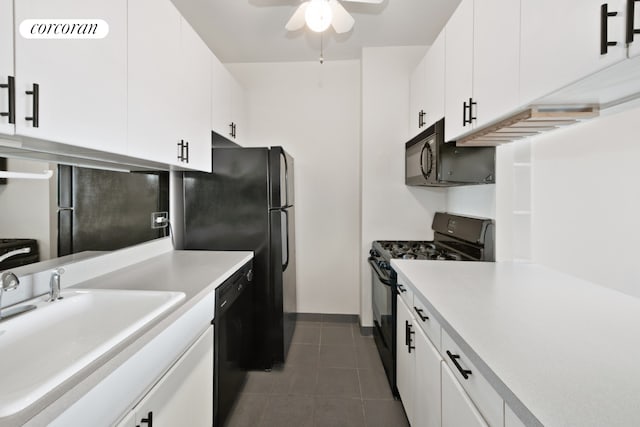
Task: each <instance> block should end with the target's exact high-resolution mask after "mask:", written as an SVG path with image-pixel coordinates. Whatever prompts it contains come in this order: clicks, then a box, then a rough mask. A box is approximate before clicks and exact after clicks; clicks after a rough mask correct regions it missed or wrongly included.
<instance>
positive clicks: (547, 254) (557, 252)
mask: <svg viewBox="0 0 640 427" xmlns="http://www.w3.org/2000/svg"><path fill="white" fill-rule="evenodd" d="M639 135H640V108H639V107H635V108H632V109H631V110H628V111H625V112H622V113H617V114H613V115H610V116H607V117H601V118H598V119H595V120H591V121H588V122H585V123H582V124H579V125H574V126H571V127H568V128H566V129H564V130H557V131H554V132H550V133H548V134H545V135H542V136H539V137H536V138H534V139H533V140H532V156H533V164H532V171H533V172H532V175H533V180H532V191H533V196H532V207H533V209H532V213H533V216H532V238H533V259H534V261H535V262H538V263H541V264H545V265H548V266H550V267H553V268H555V269H557V270H560V271H564V272H567V273H570V274H572V275H575V276H578V277H582V278H585V279H587V280H590V281H593V282H596V283H599V284H602V285H605V286H608V287H611V288H614V289H618V290H620V291H622V292H625V293H627V294H630V295H635V296H638V297H640V262H639V258H640V250H639V245H638V242H640V220H639V218H640V163H639V162H640V143H639V141H638V136H639Z"/></svg>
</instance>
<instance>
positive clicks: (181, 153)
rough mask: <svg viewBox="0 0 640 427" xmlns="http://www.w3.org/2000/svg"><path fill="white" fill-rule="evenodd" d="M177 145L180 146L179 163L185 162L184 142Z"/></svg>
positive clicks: (181, 141)
mask: <svg viewBox="0 0 640 427" xmlns="http://www.w3.org/2000/svg"><path fill="white" fill-rule="evenodd" d="M177 144H178V161H179V162H183V161H184V140H183V139H181V140H180V142H178V143H177Z"/></svg>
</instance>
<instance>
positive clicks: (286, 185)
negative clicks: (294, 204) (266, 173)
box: [280, 150, 289, 206]
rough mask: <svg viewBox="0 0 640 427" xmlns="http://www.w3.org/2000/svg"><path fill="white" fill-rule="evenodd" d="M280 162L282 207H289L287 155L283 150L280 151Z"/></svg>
mask: <svg viewBox="0 0 640 427" xmlns="http://www.w3.org/2000/svg"><path fill="white" fill-rule="evenodd" d="M280 155H281V156H282V160H284V205H285V206H289V163H287V155H286V154H285V153H284V150H282V151H280Z"/></svg>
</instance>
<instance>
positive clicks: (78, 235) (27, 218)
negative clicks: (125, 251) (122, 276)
mask: <svg viewBox="0 0 640 427" xmlns="http://www.w3.org/2000/svg"><path fill="white" fill-rule="evenodd" d="M0 169H5V170H7V171H9V172H20V173H31V174H43V172H44V171H49V170H50V171H53V176H52V177H51V178H49V179H25V178H8V179H6V180H2V181H0V271H2V270H6V269H10V268H15V267H17V266H20V265H25V264H29V263H33V262H38V261H45V260H49V259H53V258H57V257H61V256H65V255H70V254H75V253H81V252H82V253H85V254H86V255H87V256H92V255H98V254H100V253H103V252H104V251H111V250H115V249H120V248H123V247H127V246H131V245H135V244H138V243H142V242H145V241H149V240H153V239H157V238H160V237H164V236H165V235H168V232H169V230H168V229H166V228H155V229H154V228H152V227H151V222H152V221H151V214H152V213H153V212H167V211H168V210H169V173H168V172H123V171H111V170H100V169H90V168H83V167H77V166H68V165H60V164H54V163H46V162H42V161H33V160H22V159H14V158H9V159H2V160H0ZM27 248H29V249H27ZM16 251H18V252H16ZM20 251H22V252H20ZM12 252H14V255H10V256H7V255H8V254H10V253H12ZM3 258H4V259H3Z"/></svg>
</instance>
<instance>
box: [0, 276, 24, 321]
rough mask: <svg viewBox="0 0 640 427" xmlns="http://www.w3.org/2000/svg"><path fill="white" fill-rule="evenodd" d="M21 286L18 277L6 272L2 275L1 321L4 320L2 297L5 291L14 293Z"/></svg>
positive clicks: (0, 277) (0, 293) (0, 281)
mask: <svg viewBox="0 0 640 427" xmlns="http://www.w3.org/2000/svg"><path fill="white" fill-rule="evenodd" d="M19 284H20V280H19V279H18V276H16V275H15V274H13V273H12V272H10V271H5V272H3V273H2V274H1V275H0V319H2V295H3V294H4V291H13V290H15V289H17V288H18V285H19Z"/></svg>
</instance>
